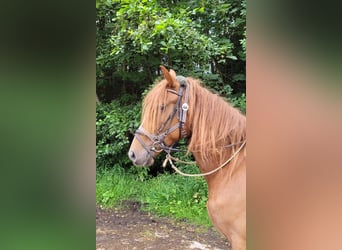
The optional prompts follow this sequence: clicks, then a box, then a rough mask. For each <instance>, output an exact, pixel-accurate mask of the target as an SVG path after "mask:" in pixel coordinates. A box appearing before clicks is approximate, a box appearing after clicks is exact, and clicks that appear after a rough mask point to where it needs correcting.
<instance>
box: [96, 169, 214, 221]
mask: <svg viewBox="0 0 342 250" xmlns="http://www.w3.org/2000/svg"><path fill="white" fill-rule="evenodd" d="M188 170H189V167H187V171H188ZM196 170H197V169H196V167H194V169H193V170H192V171H193V172H195V171H196ZM96 175H97V176H96V203H97V204H98V205H101V206H104V207H112V206H115V205H116V206H117V205H120V204H121V202H122V201H124V200H133V201H139V202H141V203H142V204H143V206H142V209H143V210H146V211H150V212H152V213H154V214H157V215H160V216H168V217H171V218H175V219H186V220H187V221H189V222H192V223H196V224H199V225H205V226H210V225H211V222H210V220H209V218H208V214H207V208H206V202H207V184H206V182H205V180H204V179H203V178H202V177H196V178H194V177H183V176H180V175H178V174H162V175H159V176H157V177H152V178H146V177H147V171H146V169H144V168H132V169H131V170H128V171H127V170H124V169H123V168H120V167H114V168H112V169H110V170H101V171H99V170H98V171H97V174H96Z"/></svg>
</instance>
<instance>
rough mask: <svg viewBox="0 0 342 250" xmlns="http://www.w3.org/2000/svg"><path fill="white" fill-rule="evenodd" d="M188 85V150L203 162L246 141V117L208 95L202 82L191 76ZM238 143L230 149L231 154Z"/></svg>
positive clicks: (211, 94) (223, 101) (220, 157)
mask: <svg viewBox="0 0 342 250" xmlns="http://www.w3.org/2000/svg"><path fill="white" fill-rule="evenodd" d="M187 81H188V83H189V88H190V89H189V111H188V113H189V122H190V123H191V124H189V126H190V127H191V133H192V135H191V140H190V142H189V145H188V150H189V151H191V152H196V151H197V152H198V151H200V152H201V153H202V155H201V156H202V158H203V159H208V158H209V157H210V156H212V155H217V154H218V160H219V161H222V154H223V152H224V151H227V148H225V147H224V146H227V145H228V144H234V143H239V142H241V141H243V140H245V138H246V117H245V116H244V115H243V114H242V113H241V112H240V111H239V110H238V109H236V108H234V107H233V106H231V105H230V104H229V103H228V102H226V101H225V100H224V99H223V98H222V97H220V96H218V95H216V94H213V93H211V92H210V91H209V90H208V89H206V88H204V87H203V86H202V83H201V82H200V81H199V80H197V79H193V78H191V77H188V78H187ZM240 145H241V144H238V145H236V146H234V147H232V148H233V149H232V151H235V150H236V149H237V148H239V146H240Z"/></svg>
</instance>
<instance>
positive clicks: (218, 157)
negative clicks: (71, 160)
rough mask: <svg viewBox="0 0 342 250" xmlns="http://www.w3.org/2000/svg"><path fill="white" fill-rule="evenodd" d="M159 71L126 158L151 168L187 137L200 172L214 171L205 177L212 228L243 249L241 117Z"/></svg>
mask: <svg viewBox="0 0 342 250" xmlns="http://www.w3.org/2000/svg"><path fill="white" fill-rule="evenodd" d="M161 70H162V72H163V74H164V79H163V80H161V81H160V82H159V83H157V84H156V85H155V86H154V87H153V88H152V89H151V90H150V91H149V93H148V94H147V95H146V97H145V98H144V101H143V110H142V121H141V125H140V127H139V128H138V130H137V131H136V134H135V137H134V139H133V141H132V144H131V147H130V149H129V152H128V156H129V158H130V159H131V160H132V162H133V164H134V165H136V166H151V165H152V164H153V163H154V157H156V156H157V155H158V154H159V153H160V152H161V151H163V150H164V151H166V152H167V153H170V151H172V150H173V148H172V145H173V144H174V143H176V142H177V141H178V140H180V139H181V138H183V137H187V138H189V140H188V141H189V142H188V152H192V154H193V156H194V157H195V160H196V164H197V165H198V167H199V168H200V171H201V173H204V174H205V173H208V172H210V171H212V172H213V173H211V174H209V175H206V176H204V178H205V179H206V182H207V184H208V195H209V197H208V203H207V209H208V214H209V217H210V219H211V221H212V223H213V225H214V226H215V228H216V229H217V230H218V231H219V232H220V233H222V234H223V235H224V236H225V237H227V238H228V240H229V241H230V242H231V246H232V248H233V250H238V249H239V250H240V249H246V161H245V160H246V148H245V142H246V117H245V116H244V115H243V114H242V113H241V112H240V111H238V110H237V109H236V108H234V107H232V106H231V105H230V104H228V103H227V102H226V101H224V99H223V98H221V97H219V96H218V95H215V94H213V93H211V92H210V91H208V90H207V89H206V88H204V87H202V86H201V82H200V81H199V80H196V79H193V78H191V77H187V78H185V77H182V76H176V73H175V71H173V70H170V71H168V70H167V69H166V68H165V67H163V66H161ZM227 159H229V160H228V161H227ZM216 170H217V171H216Z"/></svg>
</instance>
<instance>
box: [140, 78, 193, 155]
mask: <svg viewBox="0 0 342 250" xmlns="http://www.w3.org/2000/svg"><path fill="white" fill-rule="evenodd" d="M176 79H177V81H178V82H179V84H180V88H179V91H178V92H177V91H175V90H173V89H167V91H168V92H170V93H172V94H175V95H177V96H178V99H177V102H176V105H175V107H174V108H173V110H172V112H171V114H170V115H169V117H168V118H167V120H166V121H165V122H164V123H163V124H162V125H161V126H160V128H159V129H158V131H157V134H152V133H150V132H148V131H147V130H146V129H144V128H143V127H142V126H140V127H139V128H138V129H137V130H136V131H135V138H136V139H137V140H138V141H139V143H140V144H141V145H142V146H143V147H144V149H145V150H146V151H147V152H148V154H149V155H150V156H151V157H154V153H156V152H158V153H159V152H161V151H165V152H167V153H170V152H171V151H178V149H176V148H174V147H173V145H171V146H167V145H166V144H165V141H164V140H165V138H166V137H167V136H168V135H169V134H170V133H172V132H173V131H175V130H176V129H179V139H181V138H184V137H187V132H186V130H185V129H184V124H185V122H186V115H187V111H188V109H189V104H188V99H189V85H188V83H187V80H186V78H185V77H184V76H177V77H176ZM183 95H184V101H183ZM176 115H177V118H178V123H177V124H175V125H173V126H172V127H171V122H172V120H173V118H174V117H175V116H176ZM141 136H146V137H147V138H149V139H150V141H151V142H152V144H151V145H149V146H148V145H147V144H146V143H145V142H144V140H143V139H142V138H141Z"/></svg>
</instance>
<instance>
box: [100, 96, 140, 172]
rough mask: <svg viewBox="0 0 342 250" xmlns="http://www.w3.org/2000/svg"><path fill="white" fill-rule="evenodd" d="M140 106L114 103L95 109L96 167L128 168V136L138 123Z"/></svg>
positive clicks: (101, 105)
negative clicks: (116, 166)
mask: <svg viewBox="0 0 342 250" xmlns="http://www.w3.org/2000/svg"><path fill="white" fill-rule="evenodd" d="M140 112H141V104H140V103H138V104H136V105H134V106H133V105H130V106H120V105H119V102H117V101H114V102H112V103H109V104H98V105H97V107H96V163H97V167H113V166H114V165H118V166H122V167H125V166H129V165H130V160H129V159H128V157H127V151H128V149H129V143H130V142H129V134H130V133H131V132H133V131H134V130H135V129H136V128H137V127H138V126H139V122H140Z"/></svg>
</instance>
